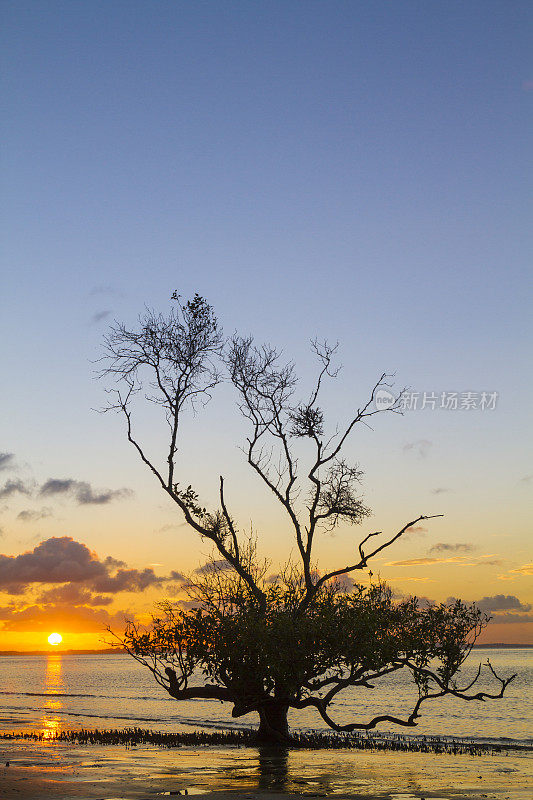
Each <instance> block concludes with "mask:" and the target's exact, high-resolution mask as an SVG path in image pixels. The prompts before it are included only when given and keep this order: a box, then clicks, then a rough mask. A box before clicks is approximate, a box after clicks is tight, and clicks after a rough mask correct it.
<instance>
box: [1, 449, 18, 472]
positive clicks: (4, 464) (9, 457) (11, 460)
mask: <svg viewBox="0 0 533 800" xmlns="http://www.w3.org/2000/svg"><path fill="white" fill-rule="evenodd" d="M14 466H15V454H14V453H0V470H4V469H11V467H14Z"/></svg>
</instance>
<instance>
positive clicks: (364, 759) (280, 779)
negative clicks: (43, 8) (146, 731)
mask: <svg viewBox="0 0 533 800" xmlns="http://www.w3.org/2000/svg"><path fill="white" fill-rule="evenodd" d="M530 755H531V754H530V752H526V751H517V750H509V751H502V752H500V753H489V752H487V753H483V754H481V755H476V756H472V755H464V754H463V755H448V754H440V755H439V754H434V753H409V752H402V753H396V752H387V751H383V752H380V751H353V750H340V751H339V750H298V749H295V750H280V751H276V750H272V749H269V748H266V749H265V748H258V747H181V748H172V749H166V748H165V749H163V748H156V747H153V746H139V747H133V748H132V747H126V746H124V745H122V746H105V747H104V746H99V745H88V746H85V745H84V746H80V745H76V744H72V743H65V742H25V741H22V740H11V741H2V742H0V758H1V761H0V764H1V766H0V785H1V789H0V798H1V800H12V798H25V799H26V798H27V799H28V800H30V799H31V800H45V798H52V797H57V798H62V800H70V798H72V799H73V800H74V798H75V799H76V800H80V798H86V799H87V800H119V798H120V799H122V800H129V798H131V799H132V800H133V798H139V799H140V798H144V800H147V799H148V798H157V797H165V796H179V795H203V796H204V797H206V799H207V798H211V797H213V798H215V797H216V798H217V799H218V800H225V799H226V798H238V797H242V798H243V800H245V799H246V800H252V798H261V800H268V799H269V798H274V797H280V796H283V797H286V798H301V797H309V798H311V797H329V796H333V797H335V798H339V800H342V798H383V799H384V800H414V799H417V798H420V799H421V798H426V800H430V798H432V800H436V799H437V798H446V800H459V798H465V799H466V798H472V799H474V798H475V799H476V800H477V799H478V798H479V799H480V800H481V798H489V799H490V798H498V799H499V798H501V800H529V798H530V797H531V793H532V788H533V782H532V777H533V762H532V760H531V757H530Z"/></svg>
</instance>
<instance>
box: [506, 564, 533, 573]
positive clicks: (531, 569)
mask: <svg viewBox="0 0 533 800" xmlns="http://www.w3.org/2000/svg"><path fill="white" fill-rule="evenodd" d="M510 572H513V573H516V574H517V575H533V563H531V564H524V565H523V566H521V567H517V568H516V569H512V570H510Z"/></svg>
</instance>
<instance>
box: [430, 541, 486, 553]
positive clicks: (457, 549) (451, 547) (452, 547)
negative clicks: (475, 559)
mask: <svg viewBox="0 0 533 800" xmlns="http://www.w3.org/2000/svg"><path fill="white" fill-rule="evenodd" d="M472 550H475V547H474V545H473V544H468V543H466V542H465V543H462V542H457V543H456V544H450V543H449V542H438V543H437V544H434V545H433V547H431V548H430V550H429V552H430V553H471V552H472Z"/></svg>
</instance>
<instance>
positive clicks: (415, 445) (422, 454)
mask: <svg viewBox="0 0 533 800" xmlns="http://www.w3.org/2000/svg"><path fill="white" fill-rule="evenodd" d="M432 447H433V442H430V441H429V439H417V440H416V441H414V442H407V443H406V444H404V446H403V448H402V449H403V452H404V453H410V452H414V453H415V454H416V455H417V456H418V458H427V456H428V454H429V451H430V450H431V448H432Z"/></svg>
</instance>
